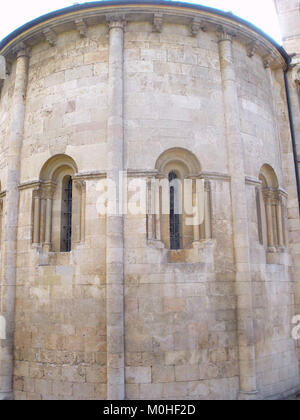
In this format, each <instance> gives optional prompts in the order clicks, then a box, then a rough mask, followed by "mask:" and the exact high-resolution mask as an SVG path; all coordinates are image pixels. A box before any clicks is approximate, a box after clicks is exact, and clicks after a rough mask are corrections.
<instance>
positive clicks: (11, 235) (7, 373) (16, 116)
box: [0, 45, 29, 400]
mask: <svg viewBox="0 0 300 420" xmlns="http://www.w3.org/2000/svg"><path fill="white" fill-rule="evenodd" d="M28 61H29V60H28V51H27V49H26V48H25V47H24V46H23V45H22V46H21V47H20V49H19V51H18V54H17V61H16V76H15V87H14V92H13V105H12V112H11V115H12V118H11V130H10V139H9V149H8V155H7V158H8V173H7V193H6V212H5V238H4V279H3V287H2V291H1V292H2V304H3V307H2V309H1V311H2V314H1V315H3V316H4V317H5V319H6V325H7V330H6V340H1V341H0V346H1V348H0V400H1V399H12V398H13V369H14V365H13V340H14V328H15V295H16V257H17V227H18V204H19V191H18V187H19V182H20V155H21V147H22V141H23V132H24V116H25V97H26V88H27V77H28Z"/></svg>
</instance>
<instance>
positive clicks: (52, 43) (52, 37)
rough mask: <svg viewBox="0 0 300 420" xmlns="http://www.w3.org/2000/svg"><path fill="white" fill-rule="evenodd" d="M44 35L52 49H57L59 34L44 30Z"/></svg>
mask: <svg viewBox="0 0 300 420" xmlns="http://www.w3.org/2000/svg"><path fill="white" fill-rule="evenodd" d="M43 35H44V37H45V39H46V41H47V42H48V43H49V44H50V46H51V47H55V45H56V43H57V34H56V32H54V31H53V29H49V28H46V29H44V30H43Z"/></svg>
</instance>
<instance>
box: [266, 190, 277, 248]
mask: <svg viewBox="0 0 300 420" xmlns="http://www.w3.org/2000/svg"><path fill="white" fill-rule="evenodd" d="M264 195H265V207H266V219H267V236H268V250H269V252H274V251H275V242H274V229H273V204H272V201H273V195H272V193H271V192H270V191H266V192H265V193H264Z"/></svg>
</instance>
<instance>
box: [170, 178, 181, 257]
mask: <svg viewBox="0 0 300 420" xmlns="http://www.w3.org/2000/svg"><path fill="white" fill-rule="evenodd" d="M176 179H177V175H176V173H175V172H173V171H172V172H170V173H169V183H170V248H171V249H173V250H176V249H180V215H179V214H178V210H177V209H178V208H179V206H178V200H179V197H178V191H177V189H176V182H174V181H175V180H176Z"/></svg>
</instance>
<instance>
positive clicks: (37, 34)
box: [0, 5, 286, 68]
mask: <svg viewBox="0 0 300 420" xmlns="http://www.w3.org/2000/svg"><path fill="white" fill-rule="evenodd" d="M117 7H118V13H116V8H115V7H113V6H111V7H105V8H104V7H99V8H92V9H85V10H80V11H77V12H73V13H69V14H66V15H62V16H59V17H56V18H53V19H51V20H49V21H46V22H43V23H40V24H37V25H36V26H34V27H32V28H30V29H29V30H27V31H24V32H23V33H21V34H20V35H19V36H17V37H16V38H14V39H13V40H12V41H10V42H9V43H8V44H7V45H6V46H5V47H4V48H3V50H2V51H0V54H2V55H4V56H5V57H6V58H12V56H13V55H14V53H15V52H14V50H15V48H16V46H17V45H18V44H20V43H21V42H22V43H24V45H26V47H33V46H34V45H36V44H37V43H39V42H44V41H45V38H46V40H47V41H48V42H49V44H50V45H52V46H54V45H55V44H56V40H57V37H58V36H59V34H61V33H63V32H66V31H69V30H71V29H72V28H74V25H75V27H76V28H77V30H78V32H79V36H86V35H87V29H88V26H94V25H97V24H107V22H109V24H110V26H111V27H116V25H118V27H122V28H124V26H125V25H124V23H125V21H126V22H127V23H130V22H136V21H138V20H141V21H145V22H147V21H149V22H150V23H152V25H153V28H154V31H155V32H158V33H160V32H162V31H163V25H165V24H167V23H172V24H181V25H182V24H185V25H187V26H188V27H189V28H190V33H191V36H194V37H195V36H197V34H198V33H199V31H200V29H202V30H205V31H211V32H218V33H219V34H221V35H219V36H221V39H222V38H223V39H224V36H226V37H227V38H228V36H229V37H231V36H234V38H235V39H236V40H238V41H240V42H241V43H243V44H244V45H245V46H246V48H247V50H248V56H249V57H252V56H253V55H254V54H258V55H260V56H261V57H262V59H263V60H264V61H265V64H267V65H268V66H271V67H272V68H273V67H274V68H280V67H285V66H286V63H285V60H284V58H283V56H282V55H281V53H280V51H279V50H278V49H277V48H276V46H275V45H273V44H272V43H271V42H270V41H269V40H268V39H267V38H265V37H263V35H260V34H259V33H257V32H255V31H254V30H252V29H251V28H249V27H247V26H246V25H245V26H242V25H241V23H239V22H235V21H234V20H233V19H230V18H229V17H226V16H219V15H214V14H213V13H209V12H206V11H199V10H190V9H185V8H182V10H178V8H175V7H172V5H170V6H164V5H161V6H159V5H157V6H154V5H153V7H149V5H148V6H145V5H134V6H133V5H131V6H130V5H125V6H120V5H118V6H117ZM120 25H121V26H120ZM225 34H226V35H225ZM266 58H268V60H266Z"/></svg>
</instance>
